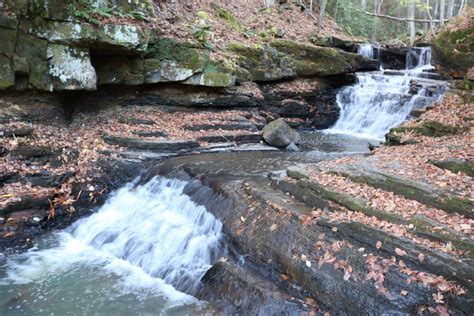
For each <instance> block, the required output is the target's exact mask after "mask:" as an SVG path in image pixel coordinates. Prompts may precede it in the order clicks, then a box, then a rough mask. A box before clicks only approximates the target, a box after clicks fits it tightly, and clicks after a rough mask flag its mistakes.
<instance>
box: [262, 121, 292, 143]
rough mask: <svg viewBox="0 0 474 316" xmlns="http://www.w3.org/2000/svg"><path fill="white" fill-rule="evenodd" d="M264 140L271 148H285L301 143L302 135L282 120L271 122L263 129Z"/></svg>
mask: <svg viewBox="0 0 474 316" xmlns="http://www.w3.org/2000/svg"><path fill="white" fill-rule="evenodd" d="M263 139H264V140H265V142H267V143H268V144H269V145H271V146H275V147H280V148H284V147H287V146H288V145H290V144H296V143H298V142H299V141H300V135H299V134H298V132H297V131H295V130H294V129H292V128H291V127H290V126H289V125H288V124H286V122H285V120H283V119H282V118H279V119H276V120H274V121H272V122H270V123H269V124H268V125H267V126H265V127H264V128H263Z"/></svg>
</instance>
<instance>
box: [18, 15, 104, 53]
mask: <svg viewBox="0 0 474 316" xmlns="http://www.w3.org/2000/svg"><path fill="white" fill-rule="evenodd" d="M25 23H26V25H28V26H27V27H26V28H25V27H23V29H24V31H27V32H28V33H29V34H32V35H36V36H38V37H39V38H42V39H45V40H48V41H49V42H52V43H58V44H65V45H73V46H81V47H87V46H92V45H94V44H98V43H97V31H96V29H95V27H94V26H93V25H91V24H89V23H83V22H64V21H50V20H43V19H37V20H35V21H34V23H31V22H29V21H26V22H25Z"/></svg>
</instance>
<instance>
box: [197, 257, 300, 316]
mask: <svg viewBox="0 0 474 316" xmlns="http://www.w3.org/2000/svg"><path fill="white" fill-rule="evenodd" d="M201 281H202V283H203V288H202V289H201V290H200V291H199V293H198V295H197V297H198V298H200V299H204V300H207V301H210V302H212V303H213V304H216V305H218V306H219V307H221V308H222V309H223V310H224V311H225V313H226V314H236V313H237V314H247V315H250V314H252V315H275V314H304V313H305V312H308V311H309V308H304V307H303V306H302V303H301V301H297V300H296V299H295V298H294V297H291V296H290V295H288V294H287V293H285V292H283V291H281V290H280V289H278V287H276V286H275V285H274V284H273V283H271V282H270V281H269V280H266V279H264V278H262V277H261V276H259V275H257V274H255V273H252V272H251V271H249V269H248V268H247V269H244V268H242V267H240V266H238V265H235V264H232V263H228V262H218V263H216V264H214V265H213V266H212V268H211V269H209V270H208V271H207V272H206V274H205V275H204V276H203V278H202V280H201Z"/></svg>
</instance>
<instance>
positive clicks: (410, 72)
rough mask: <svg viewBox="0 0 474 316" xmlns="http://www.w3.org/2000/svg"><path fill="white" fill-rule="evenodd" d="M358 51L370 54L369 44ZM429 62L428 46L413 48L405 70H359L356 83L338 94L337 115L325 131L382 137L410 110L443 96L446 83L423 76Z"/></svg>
mask: <svg viewBox="0 0 474 316" xmlns="http://www.w3.org/2000/svg"><path fill="white" fill-rule="evenodd" d="M371 47H372V46H371ZM359 53H360V54H361V55H363V56H365V57H369V56H373V50H372V51H371V49H370V48H369V47H368V45H361V46H360V47H359ZM430 62H431V48H430V47H422V48H412V49H411V50H409V52H408V54H407V57H406V69H405V70H402V71H393V70H383V69H381V70H380V71H378V72H370V73H358V74H357V83H356V84H355V85H352V86H349V87H346V88H344V89H342V90H341V91H340V92H339V93H338V95H337V103H338V105H339V107H340V109H341V112H340V117H339V119H338V121H337V122H336V124H335V125H334V126H333V127H331V128H330V129H329V130H328V131H329V132H333V133H348V134H355V135H359V136H362V137H368V138H375V139H382V138H383V137H384V135H385V134H386V133H387V132H388V131H389V129H390V128H392V127H394V126H397V125H399V124H401V123H402V122H403V121H404V120H406V119H407V117H409V115H410V112H411V111H412V110H413V109H415V108H420V107H423V106H426V105H428V104H431V103H433V102H435V101H437V100H438V99H439V98H440V96H442V93H443V91H444V87H445V83H444V82H441V81H435V80H431V79H426V78H425V77H429V74H430V73H425V71H426V70H430V69H431V68H433V67H432V66H431V64H430Z"/></svg>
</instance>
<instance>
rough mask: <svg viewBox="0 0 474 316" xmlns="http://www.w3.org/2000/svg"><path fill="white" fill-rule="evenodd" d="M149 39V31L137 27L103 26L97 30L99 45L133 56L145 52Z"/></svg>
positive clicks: (123, 25)
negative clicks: (126, 52) (129, 53)
mask: <svg viewBox="0 0 474 316" xmlns="http://www.w3.org/2000/svg"><path fill="white" fill-rule="evenodd" d="M149 39H150V30H149V29H144V28H141V27H139V26H137V25H125V24H122V25H121V24H105V25H103V26H101V27H100V28H99V29H98V30H97V41H98V44H99V45H101V46H105V47H109V48H116V49H118V50H123V51H128V52H131V53H135V54H136V53H140V52H145V51H146V49H147V46H148V41H149Z"/></svg>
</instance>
